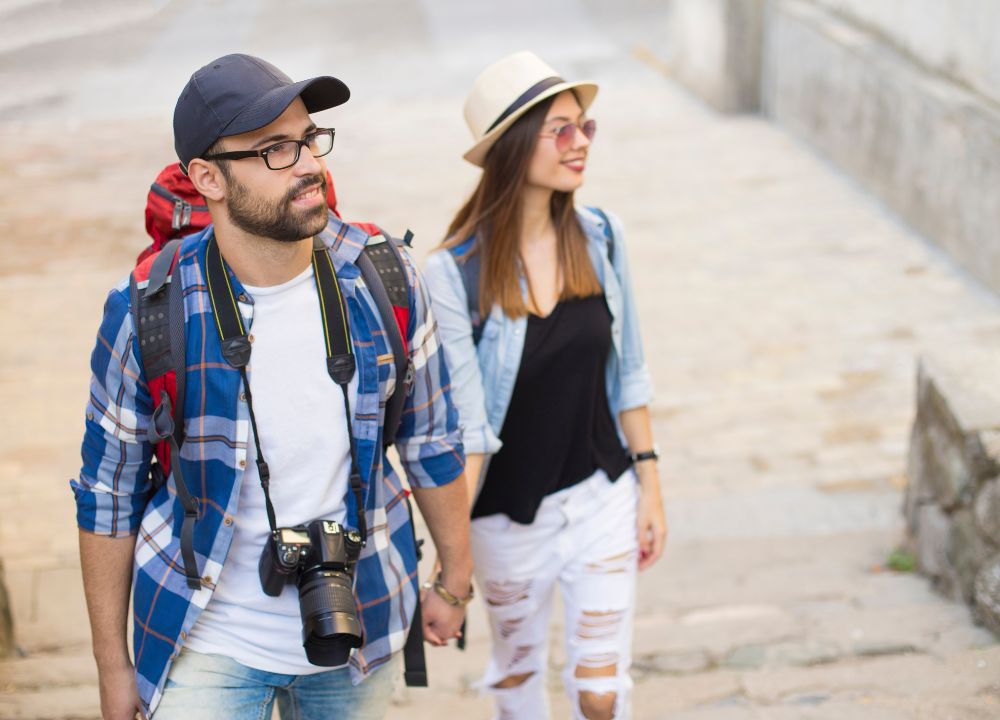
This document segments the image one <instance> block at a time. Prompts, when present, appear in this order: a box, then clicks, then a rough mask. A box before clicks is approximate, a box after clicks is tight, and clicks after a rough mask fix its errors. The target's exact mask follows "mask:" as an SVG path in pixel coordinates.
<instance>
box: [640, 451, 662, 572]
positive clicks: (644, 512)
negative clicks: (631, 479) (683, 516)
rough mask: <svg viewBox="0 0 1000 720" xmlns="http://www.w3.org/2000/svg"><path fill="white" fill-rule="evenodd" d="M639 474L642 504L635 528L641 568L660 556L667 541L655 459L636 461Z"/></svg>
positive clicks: (643, 568)
mask: <svg viewBox="0 0 1000 720" xmlns="http://www.w3.org/2000/svg"><path fill="white" fill-rule="evenodd" d="M636 473H637V474H638V475H639V505H638V508H637V512H636V530H637V532H638V539H639V571H640V572H641V571H643V570H646V569H647V568H650V567H652V565H653V564H654V563H655V562H656V561H657V560H659V559H660V555H662V554H663V546H664V545H665V544H666V541H667V518H666V516H665V514H664V512H663V499H662V498H661V497H660V475H659V471H658V470H657V467H656V463H655V461H654V462H649V461H647V462H641V463H638V464H637V465H636Z"/></svg>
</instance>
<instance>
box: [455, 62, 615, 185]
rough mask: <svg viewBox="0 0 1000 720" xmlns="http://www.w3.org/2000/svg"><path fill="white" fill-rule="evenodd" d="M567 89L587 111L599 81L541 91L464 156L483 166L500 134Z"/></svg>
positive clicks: (557, 86)
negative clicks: (573, 92)
mask: <svg viewBox="0 0 1000 720" xmlns="http://www.w3.org/2000/svg"><path fill="white" fill-rule="evenodd" d="M567 90H575V91H576V96H577V99H578V100H579V102H580V107H581V108H582V109H583V110H584V111H586V110H587V108H589V107H590V104H591V103H592V102H594V98H595V97H596V96H597V83H593V82H567V83H559V84H558V85H553V86H552V87H550V88H549V89H548V90H546V91H545V92H541V93H539V94H538V96H537V97H534V98H532V99H531V102H528V103H525V105H524V106H523V107H519V108H518V109H517V110H516V111H515V112H513V113H511V114H510V116H509V117H506V118H504V121H503V122H502V123H500V124H499V125H497V126H496V127H495V128H493V129H492V130H490V131H489V132H488V133H486V134H485V135H484V136H483V137H482V139H481V140H479V142H477V143H476V144H475V145H473V146H472V147H471V148H469V149H468V150H467V151H466V152H465V154H464V155H462V157H463V158H465V159H466V160H468V161H469V162H470V163H472V164H473V165H477V166H479V167H482V166H483V163H484V162H485V161H486V154H487V153H488V152H489V151H490V148H491V147H493V143H495V142H496V141H497V140H498V139H499V138H500V136H501V135H503V134H504V133H505V132H506V131H507V128H509V127H510V126H511V125H513V124H514V123H515V122H517V120H518V118H520V117H521V116H522V115H524V114H525V113H526V112H528V111H529V110H530V109H531V108H533V107H534V106H535V105H537V104H538V103H540V102H542V101H543V100H547V99H548V98H550V97H552V96H553V95H558V94H559V93H561V92H565V91H567Z"/></svg>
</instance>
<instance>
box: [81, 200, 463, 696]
mask: <svg viewBox="0 0 1000 720" xmlns="http://www.w3.org/2000/svg"><path fill="white" fill-rule="evenodd" d="M211 233H212V228H211V227H209V228H207V229H206V230H204V231H203V232H201V233H199V234H197V235H193V236H191V237H189V238H187V239H185V240H184V242H183V244H182V247H181V253H180V260H179V262H178V267H177V269H176V270H175V272H174V277H175V281H176V278H177V277H179V278H180V280H181V282H182V283H183V295H184V314H185V319H186V326H187V327H186V332H187V346H186V347H187V350H186V354H187V358H186V360H187V390H186V398H185V407H184V427H185V431H186V439H185V442H184V445H183V447H182V449H181V463H182V469H183V472H184V477H185V479H186V481H187V485H188V488H189V490H190V491H191V493H192V495H194V496H195V497H197V498H199V501H200V507H201V512H200V515H199V517H198V521H197V524H196V529H195V536H194V549H195V554H196V557H197V562H198V568H199V570H200V571H201V574H202V576H203V577H202V585H201V588H200V589H198V590H196V591H194V590H191V589H189V588H188V585H187V582H186V579H185V576H184V571H183V564H182V562H181V558H180V528H181V521H182V520H183V516H184V512H183V509H182V507H181V504H180V502H179V501H178V499H177V496H176V493H175V490H174V487H173V481H172V480H171V481H169V482H167V483H166V484H164V485H163V486H161V487H160V488H158V489H156V490H155V491H154V490H153V488H152V487H151V484H150V482H149V477H148V474H149V463H150V460H151V457H152V446H151V444H150V443H149V441H148V439H147V434H146V429H147V426H148V424H149V421H150V415H151V413H152V407H153V406H152V401H151V398H150V395H149V390H148V388H147V385H146V382H145V378H144V376H143V371H142V362H141V359H140V358H139V357H138V349H139V346H138V340H137V338H136V334H135V329H134V326H133V321H132V315H131V314H130V312H129V292H128V281H127V280H125V281H124V282H123V283H121V284H120V285H119V286H118V287H116V288H115V289H114V290H112V291H111V293H110V295H109V296H108V300H107V303H106V305H105V309H104V320H103V322H102V324H101V328H100V332H99V334H98V337H97V344H96V347H95V348H94V353H93V356H92V358H91V366H92V369H93V378H92V380H91V389H90V399H89V403H88V405H87V411H86V412H87V420H86V432H85V435H84V438H83V448H82V455H83V467H82V469H81V471H80V477H79V479H78V480H74V481H71V483H70V484H71V486H72V488H73V492H74V494H75V496H76V505H77V523H78V524H79V526H80V528H82V529H83V530H85V531H88V532H92V533H96V534H99V535H107V536H111V537H126V536H130V535H137V538H136V545H135V565H134V571H133V573H134V574H133V617H132V619H133V625H134V636H133V652H134V662H135V671H136V680H137V682H138V688H139V695H140V696H141V698H142V702H143V705H144V706H145V710H146V712H147V713H151V712H152V711H153V710H154V709H155V708H156V705H157V703H158V701H159V699H160V696H161V694H162V692H163V687H164V683H165V682H166V678H167V674H168V672H169V670H170V666H171V663H172V661H173V660H174V658H176V657H177V655H178V653H179V652H180V649H181V646H182V645H183V644H184V641H185V639H186V638H187V634H188V632H190V630H191V627H192V626H193V625H194V623H195V622H196V621H197V619H198V615H199V613H200V612H201V610H202V609H203V608H204V607H205V605H206V604H207V603H208V601H209V598H210V597H211V596H212V592H213V591H214V589H215V582H216V580H217V579H218V577H219V573H220V571H221V570H222V566H223V564H224V563H225V561H226V554H227V553H228V550H229V546H230V542H231V540H232V536H233V517H234V516H235V515H236V513H237V512H238V507H237V504H238V500H239V496H240V484H241V482H242V480H243V478H244V469H245V468H246V464H247V448H248V442H252V438H251V437H250V436H249V433H250V429H249V414H248V410H247V404H246V402H244V401H243V400H242V397H241V379H240V375H239V372H238V371H237V370H235V369H234V368H232V367H230V366H229V365H228V364H227V363H226V361H225V360H224V359H223V357H222V349H221V345H220V342H219V337H218V334H217V332H216V329H215V321H214V319H213V318H212V317H211V305H210V302H209V298H208V290H207V286H206V283H205V269H204V262H205V249H206V247H207V244H208V239H209V238H210V237H211ZM320 238H321V239H322V240H323V242H324V243H325V244H326V246H327V248H328V252H329V253H330V257H331V259H332V260H333V264H334V268H335V271H336V274H337V278H338V280H339V282H340V284H341V287H342V288H343V291H344V296H345V299H346V302H347V307H348V311H349V316H350V317H349V320H350V328H351V335H352V338H353V342H354V351H355V353H356V356H357V398H356V400H354V401H353V403H352V412H353V414H354V418H353V428H354V436H355V441H356V443H357V456H358V466H359V468H360V471H361V476H362V478H363V479H364V481H365V512H366V513H367V519H368V528H369V530H368V532H369V537H368V544H367V546H366V547H365V549H364V551H363V553H362V556H361V559H360V560H359V562H358V566H357V571H356V585H355V596H356V600H357V605H358V610H359V613H360V618H361V624H362V627H363V629H364V635H365V643H364V646H363V647H361V648H359V649H357V650H355V651H354V652H353V653H352V656H351V659H350V669H351V675H352V680H353V682H354V683H355V684H357V683H359V682H361V681H362V680H363V679H364V678H365V677H366V676H367V675H368V674H369V673H371V672H372V671H374V670H375V669H376V668H378V667H379V666H381V665H382V664H384V663H385V662H386V661H387V660H389V658H390V657H391V656H392V654H393V653H395V652H397V651H399V650H401V649H402V648H403V644H404V642H405V639H406V634H407V630H408V627H409V623H410V618H411V617H412V614H413V609H414V606H415V604H416V597H417V592H418V588H417V572H416V571H417V562H416V553H415V548H414V546H413V536H412V532H411V527H410V514H409V511H408V508H407V503H406V501H405V494H404V490H403V487H402V485H401V483H400V479H399V477H398V476H397V475H396V473H395V472H394V471H393V469H392V466H391V465H390V464H389V462H388V461H387V460H386V458H385V454H384V452H383V450H382V441H381V438H382V420H383V416H384V410H385V398H386V394H387V391H389V390H390V389H391V388H392V387H393V386H394V383H395V382H396V378H395V367H394V364H393V362H392V350H391V348H390V347H389V344H388V340H387V337H386V335H385V331H384V328H383V327H382V323H381V318H380V316H379V313H378V309H377V306H376V305H375V302H374V300H373V299H372V296H371V294H370V293H369V291H368V289H367V288H366V287H365V285H364V281H363V280H362V279H361V277H360V271H359V270H358V268H357V266H356V265H355V264H354V263H355V260H356V259H357V257H358V255H359V254H360V253H361V250H362V248H363V247H364V246H365V244H366V243H367V241H368V236H367V235H366V234H365V233H364V232H362V231H361V230H359V229H358V228H355V227H353V226H350V225H347V224H344V223H342V222H341V221H340V220H338V219H337V218H336V217H334V216H333V215H332V214H331V215H330V220H329V223H328V225H327V227H326V229H325V230H324V231H323V232H322V233H321V234H320ZM404 256H405V253H404ZM407 265H408V267H407V270H408V276H409V281H410V286H411V293H410V298H411V300H410V322H409V327H408V332H407V339H408V347H409V352H410V357H411V360H412V362H413V365H414V368H415V371H416V372H415V381H414V383H413V389H412V393H411V395H410V397H409V398H408V399H407V401H406V405H405V408H404V413H403V419H402V423H401V425H400V428H399V432H398V436H397V442H396V448H397V451H398V453H399V456H400V459H401V461H402V464H403V466H404V468H405V470H406V474H407V476H408V479H409V482H410V483H411V484H412V485H414V486H416V487H435V486H440V485H444V484H447V483H449V482H451V481H453V480H455V479H456V478H458V477H459V476H460V475H461V473H462V470H463V467H464V456H463V451H462V445H461V440H460V432H459V428H458V415H457V412H456V411H455V408H454V405H453V404H452V402H451V391H450V387H449V381H448V371H447V368H446V366H445V363H444V358H443V355H442V353H441V350H440V348H439V345H438V336H437V331H436V326H435V323H434V319H433V316H432V313H431V306H430V302H429V301H428V298H427V295H426V292H425V289H424V287H423V284H422V279H421V277H420V275H419V273H418V272H417V270H416V268H415V266H414V265H413V264H412V262H410V260H409V258H408V257H407ZM230 275H232V273H230ZM232 281H233V291H234V293H235V294H236V295H237V296H238V297H239V298H240V302H239V306H240V311H241V312H242V314H243V316H244V320H245V322H246V326H247V327H248V328H252V323H253V301H252V298H250V297H249V296H248V295H247V294H246V293H245V292H244V290H243V288H242V286H240V285H239V282H238V280H236V278H235V277H232ZM331 382H332V381H331ZM317 451H318V452H322V449H321V448H317ZM346 502H347V510H348V518H351V517H356V503H355V501H354V497H353V495H352V494H351V493H350V492H349V493H348V494H347V498H346Z"/></svg>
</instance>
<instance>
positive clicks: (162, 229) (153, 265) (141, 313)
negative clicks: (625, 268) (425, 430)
mask: <svg viewBox="0 0 1000 720" xmlns="http://www.w3.org/2000/svg"><path fill="white" fill-rule="evenodd" d="M326 182H327V184H326V187H327V191H326V200H327V205H328V207H329V208H330V210H331V211H332V212H333V213H334V214H335V215H336V216H337V217H338V218H339V217H340V213H339V212H338V211H337V195H336V192H335V191H334V187H333V178H331V177H330V173H329V171H327V173H326ZM211 222H212V218H211V216H210V215H209V212H208V207H207V206H206V205H205V201H204V198H202V196H201V195H200V194H199V193H198V191H197V190H196V189H195V187H194V185H193V184H192V183H191V180H190V178H188V176H187V175H186V174H185V173H184V172H183V171H181V169H180V165H179V164H177V163H174V164H173V165H168V166H167V167H166V168H164V169H163V171H162V172H161V173H160V174H159V175H158V176H157V178H156V181H155V182H154V183H153V184H152V186H151V187H150V190H149V196H148V200H147V202H146V231H147V232H148V233H149V236H150V237H151V238H152V242H151V243H150V244H149V246H148V247H146V248H145V249H144V250H143V251H142V252H141V253H139V256H138V258H137V259H136V266H135V269H134V270H133V271H132V274H131V276H130V278H129V292H130V294H131V306H132V307H131V311H132V315H133V322H134V326H135V328H136V334H137V336H138V341H139V349H140V356H141V359H142V366H143V370H144V372H145V374H146V380H147V382H148V386H149V393H150V395H151V397H152V400H153V414H152V418H151V422H150V429H149V437H150V441H151V442H153V443H154V460H155V462H153V463H152V465H151V467H150V476H151V480H152V483H153V486H154V488H158V487H159V486H160V485H162V484H163V483H165V482H166V481H167V478H168V477H170V475H171V469H173V477H174V485H175V488H176V491H177V498H178V500H179V501H180V503H181V506H182V507H183V508H184V521H183V523H182V525H181V557H182V560H183V562H184V570H185V575H186V576H187V579H188V585H189V586H190V587H191V588H192V589H195V590H197V589H198V588H200V579H199V578H200V575H199V573H198V570H197V563H196V560H195V555H194V547H193V537H194V524H195V521H196V520H197V517H198V510H199V508H198V501H197V499H196V498H194V497H193V496H192V495H191V494H190V492H189V491H188V488H187V485H186V483H185V482H184V478H183V475H182V473H181V468H180V464H179V463H178V464H177V466H176V467H174V468H171V459H172V456H176V455H177V454H179V452H180V446H181V445H182V444H183V442H184V417H183V414H184V388H185V384H186V360H185V335H186V332H185V323H184V305H183V299H182V297H181V283H180V282H172V278H173V272H174V268H175V267H176V266H177V262H178V260H179V257H180V247H181V240H182V239H183V238H184V237H186V236H188V235H191V234H193V233H196V232H199V231H201V230H203V229H204V228H205V227H207V226H208V225H209V224H210V223H211ZM351 224H352V225H354V226H356V227H358V228H359V229H361V230H362V231H364V232H365V233H367V234H368V235H369V237H370V238H371V239H370V240H369V242H368V244H367V245H366V246H365V248H364V250H363V251H362V252H361V254H360V255H359V256H358V259H357V261H356V262H357V265H358V268H359V270H360V271H361V275H362V278H363V279H364V281H365V285H366V286H367V287H368V289H369V291H370V292H371V294H372V296H373V298H374V299H375V304H376V305H377V306H378V310H379V314H380V315H381V317H382V324H383V325H384V326H385V328H386V331H387V333H386V334H387V336H388V337H387V340H388V342H389V346H390V348H391V349H392V354H393V362H394V364H395V366H396V377H397V378H400V379H401V380H397V383H396V387H395V390H394V391H393V394H392V395H391V396H390V397H389V398H387V399H386V407H385V422H384V425H383V433H382V438H383V444H384V446H386V447H388V446H389V445H391V444H392V443H393V442H395V439H396V431H397V430H398V429H399V424H400V421H401V419H402V414H403V405H404V404H405V402H406V397H407V395H409V393H410V390H411V388H412V383H413V364H412V363H411V362H410V360H409V353H408V352H407V344H406V331H407V326H408V325H409V320H410V283H409V280H408V278H407V271H406V265H405V264H404V261H403V257H402V254H401V252H400V247H401V246H402V245H407V246H409V245H410V242H411V239H412V237H413V233H411V232H410V231H409V230H407V231H406V235H405V236H404V237H403V239H402V240H397V239H395V238H393V237H391V236H390V235H389V234H388V233H386V232H384V231H382V230H381V229H380V228H378V227H377V226H376V225H373V224H371V223H351ZM406 500H407V505H409V497H407V498H406ZM411 516H412V512H411ZM411 525H412V523H411ZM421 544H422V542H418V541H417V539H416V536H415V535H414V545H415V547H416V549H417V558H418V560H419V558H420V555H421V553H420V545H421ZM411 629H412V630H414V631H413V632H411V633H409V636H408V637H407V641H406V647H405V648H404V660H405V665H406V669H405V672H404V676H405V678H406V684H407V685H411V686H419V687H426V686H427V672H426V665H425V663H424V659H423V633H422V626H421V618H420V604H419V602H418V604H417V608H416V611H415V613H414V617H413V623H412V627H411Z"/></svg>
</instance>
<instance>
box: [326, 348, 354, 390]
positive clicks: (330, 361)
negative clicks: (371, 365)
mask: <svg viewBox="0 0 1000 720" xmlns="http://www.w3.org/2000/svg"><path fill="white" fill-rule="evenodd" d="M355 367H356V365H355V361H354V355H353V354H351V353H346V354H342V355H333V356H331V357H328V358H327V359H326V370H327V372H328V373H330V377H331V378H333V381H334V382H335V383H337V384H338V385H346V384H347V383H349V382H351V378H352V377H354V370H355Z"/></svg>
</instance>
